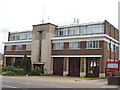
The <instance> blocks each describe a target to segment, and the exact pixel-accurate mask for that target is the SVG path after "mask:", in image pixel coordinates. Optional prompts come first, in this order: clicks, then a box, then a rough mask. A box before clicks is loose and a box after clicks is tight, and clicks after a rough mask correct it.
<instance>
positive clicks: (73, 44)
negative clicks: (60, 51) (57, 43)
mask: <svg viewBox="0 0 120 90" xmlns="http://www.w3.org/2000/svg"><path fill="white" fill-rule="evenodd" d="M69 49H80V42H69Z"/></svg>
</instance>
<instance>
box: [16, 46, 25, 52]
mask: <svg viewBox="0 0 120 90" xmlns="http://www.w3.org/2000/svg"><path fill="white" fill-rule="evenodd" d="M15 50H16V51H19V50H23V47H22V45H16V49H15Z"/></svg>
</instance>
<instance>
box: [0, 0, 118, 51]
mask: <svg viewBox="0 0 120 90" xmlns="http://www.w3.org/2000/svg"><path fill="white" fill-rule="evenodd" d="M119 1H120V0H0V53H4V47H3V46H4V44H3V42H7V41H8V32H16V31H19V32H20V31H26V30H27V31H28V30H32V25H36V24H40V23H41V21H42V19H44V23H48V22H50V23H53V24H55V25H58V26H61V25H70V24H71V23H73V21H74V18H77V19H79V21H80V23H89V22H97V21H104V20H108V21H109V22H110V23H111V24H113V25H114V26H115V27H116V28H118V2H119Z"/></svg>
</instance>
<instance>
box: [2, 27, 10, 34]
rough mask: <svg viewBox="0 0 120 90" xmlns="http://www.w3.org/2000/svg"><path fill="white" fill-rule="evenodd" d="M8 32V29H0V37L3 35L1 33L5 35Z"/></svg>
mask: <svg viewBox="0 0 120 90" xmlns="http://www.w3.org/2000/svg"><path fill="white" fill-rule="evenodd" d="M7 32H9V29H7V28H0V35H1V34H3V33H7Z"/></svg>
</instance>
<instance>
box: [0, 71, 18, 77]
mask: <svg viewBox="0 0 120 90" xmlns="http://www.w3.org/2000/svg"><path fill="white" fill-rule="evenodd" d="M2 75H3V76H15V75H16V74H15V73H14V72H10V71H9V72H2Z"/></svg>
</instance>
